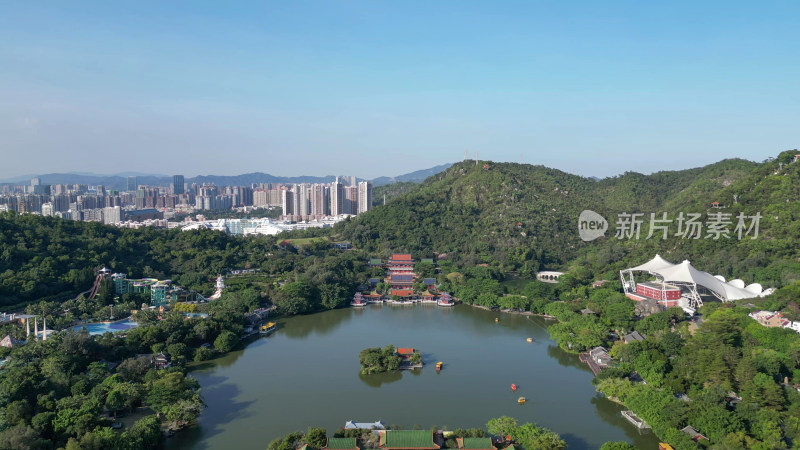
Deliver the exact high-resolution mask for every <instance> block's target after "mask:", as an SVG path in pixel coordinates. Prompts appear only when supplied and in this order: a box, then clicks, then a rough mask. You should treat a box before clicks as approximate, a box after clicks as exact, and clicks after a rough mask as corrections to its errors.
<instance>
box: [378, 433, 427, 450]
mask: <svg viewBox="0 0 800 450" xmlns="http://www.w3.org/2000/svg"><path fill="white" fill-rule="evenodd" d="M380 434H381V440H380V446H381V448H384V449H419V450H423V449H424V450H436V449H438V448H439V446H438V445H436V444H435V443H434V442H433V433H431V432H430V431H423V430H387V431H381V433H380Z"/></svg>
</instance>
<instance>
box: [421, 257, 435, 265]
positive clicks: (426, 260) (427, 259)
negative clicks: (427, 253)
mask: <svg viewBox="0 0 800 450" xmlns="http://www.w3.org/2000/svg"><path fill="white" fill-rule="evenodd" d="M420 262H421V263H423V264H433V260H432V259H431V258H422V259H421V260H420Z"/></svg>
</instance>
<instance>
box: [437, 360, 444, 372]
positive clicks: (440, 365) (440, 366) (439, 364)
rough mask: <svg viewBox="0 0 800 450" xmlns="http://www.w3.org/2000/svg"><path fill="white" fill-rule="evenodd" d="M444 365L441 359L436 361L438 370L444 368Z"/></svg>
mask: <svg viewBox="0 0 800 450" xmlns="http://www.w3.org/2000/svg"><path fill="white" fill-rule="evenodd" d="M442 366H444V363H443V362H441V361H439V362H437V363H436V370H437V371H439V370H442Z"/></svg>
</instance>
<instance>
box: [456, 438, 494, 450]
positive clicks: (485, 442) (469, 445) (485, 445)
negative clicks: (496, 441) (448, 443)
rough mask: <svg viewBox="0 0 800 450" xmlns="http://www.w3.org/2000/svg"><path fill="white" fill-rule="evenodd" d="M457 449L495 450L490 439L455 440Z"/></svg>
mask: <svg viewBox="0 0 800 450" xmlns="http://www.w3.org/2000/svg"><path fill="white" fill-rule="evenodd" d="M456 442H458V448H460V449H465V450H495V448H494V446H493V445H492V440H491V439H490V438H457V439H456Z"/></svg>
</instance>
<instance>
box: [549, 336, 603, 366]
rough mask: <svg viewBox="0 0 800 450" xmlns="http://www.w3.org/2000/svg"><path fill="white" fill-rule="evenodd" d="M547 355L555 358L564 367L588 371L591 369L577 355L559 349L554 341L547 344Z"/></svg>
mask: <svg viewBox="0 0 800 450" xmlns="http://www.w3.org/2000/svg"><path fill="white" fill-rule="evenodd" d="M547 356H549V357H551V358H553V359H555V360H556V361H558V363H559V364H561V365H562V366H564V367H574V368H577V369H580V370H584V371H588V372H591V371H592V369H590V368H589V366H588V365H586V364H584V363H582V362H581V360H580V357H579V356H578V355H574V354H572V353H567V352H565V351H564V350H561V347H559V346H558V345H556V344H555V343H551V345H548V346H547Z"/></svg>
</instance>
